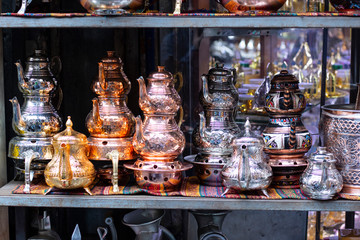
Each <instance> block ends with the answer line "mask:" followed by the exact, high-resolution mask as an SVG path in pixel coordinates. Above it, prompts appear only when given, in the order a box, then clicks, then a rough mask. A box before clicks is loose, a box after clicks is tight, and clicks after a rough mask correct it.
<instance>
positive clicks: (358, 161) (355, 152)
mask: <svg viewBox="0 0 360 240" xmlns="http://www.w3.org/2000/svg"><path fill="white" fill-rule="evenodd" d="M322 110H323V111H322V115H321V120H320V133H321V137H322V141H323V142H324V145H325V147H327V150H328V151H329V152H331V153H332V154H334V157H335V159H336V167H337V169H338V170H339V171H340V174H341V176H342V178H343V182H344V187H343V189H342V191H341V192H342V193H347V194H353V195H358V196H359V195H360V110H355V107H354V105H353V104H343V105H325V106H323V107H322Z"/></svg>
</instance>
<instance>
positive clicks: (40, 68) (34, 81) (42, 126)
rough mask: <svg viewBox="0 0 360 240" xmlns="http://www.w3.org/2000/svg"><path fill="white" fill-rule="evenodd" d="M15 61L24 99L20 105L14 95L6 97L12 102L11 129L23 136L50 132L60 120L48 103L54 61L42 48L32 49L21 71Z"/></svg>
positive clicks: (57, 126) (54, 131) (51, 87)
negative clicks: (51, 60) (32, 53)
mask: <svg viewBox="0 0 360 240" xmlns="http://www.w3.org/2000/svg"><path fill="white" fill-rule="evenodd" d="M57 59H58V58H57ZM15 65H16V67H17V72H18V80H19V90H20V91H21V92H22V93H23V96H24V103H23V106H22V107H20V104H19V102H18V100H17V98H16V97H14V98H13V99H11V100H10V102H11V103H12V106H13V120H12V126H13V129H14V131H15V132H16V134H17V135H19V136H26V137H51V136H53V135H54V134H56V133H58V132H59V131H60V129H61V127H62V124H63V123H62V120H61V118H60V116H59V115H58V113H57V112H56V110H55V108H54V107H53V105H52V103H51V95H52V93H53V92H54V90H55V89H56V87H57V81H56V79H55V76H54V74H53V73H52V69H51V65H54V63H53V62H50V61H49V59H48V57H47V56H46V55H45V53H44V51H42V50H35V53H34V55H32V56H30V57H29V58H28V59H27V62H26V68H25V71H24V70H23V67H22V66H21V64H20V63H19V62H16V63H15ZM59 66H60V65H59ZM59 69H60V67H59ZM59 71H60V70H58V71H57V72H59Z"/></svg>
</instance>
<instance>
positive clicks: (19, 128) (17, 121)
mask: <svg viewBox="0 0 360 240" xmlns="http://www.w3.org/2000/svg"><path fill="white" fill-rule="evenodd" d="M9 101H10V102H11V104H12V109H13V120H12V125H13V128H14V130H15V132H17V133H20V134H21V133H22V132H24V131H25V125H26V124H25V122H24V121H23V119H22V116H21V111H20V104H19V101H18V99H17V97H14V98H13V99H10V100H9Z"/></svg>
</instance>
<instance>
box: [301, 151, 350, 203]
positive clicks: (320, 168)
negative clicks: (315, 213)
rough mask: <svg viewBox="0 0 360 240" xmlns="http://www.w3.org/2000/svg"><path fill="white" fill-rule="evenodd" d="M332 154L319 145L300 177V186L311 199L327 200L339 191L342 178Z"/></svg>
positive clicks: (341, 185)
mask: <svg viewBox="0 0 360 240" xmlns="http://www.w3.org/2000/svg"><path fill="white" fill-rule="evenodd" d="M335 162H336V159H335V158H334V155H333V154H332V153H330V152H327V151H326V147H319V148H318V149H317V151H316V152H315V153H312V154H311V156H310V159H309V165H308V167H307V168H306V169H305V171H304V173H303V174H302V175H301V178H300V188H301V190H303V191H304V192H305V194H306V195H308V196H309V197H311V198H312V199H317V200H329V199H332V198H333V197H334V195H335V194H336V193H338V192H340V191H341V189H342V187H343V180H342V177H341V175H340V173H339V171H338V170H337V169H336V167H335Z"/></svg>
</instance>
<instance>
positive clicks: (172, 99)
mask: <svg viewBox="0 0 360 240" xmlns="http://www.w3.org/2000/svg"><path fill="white" fill-rule="evenodd" d="M147 80H148V85H147V86H146V84H145V81H144V79H143V78H142V77H140V78H138V82H139V88H140V91H139V95H140V96H139V106H140V108H141V110H142V111H143V112H144V114H154V113H156V114H175V113H176V112H177V111H178V110H179V108H180V106H181V98H180V96H179V94H178V92H177V91H176V89H175V87H174V78H173V75H172V74H171V73H170V72H168V71H166V70H165V68H164V67H163V66H158V71H157V72H153V73H151V74H150V75H149V77H148V78H147Z"/></svg>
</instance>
